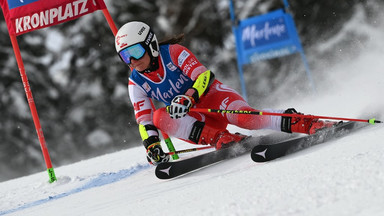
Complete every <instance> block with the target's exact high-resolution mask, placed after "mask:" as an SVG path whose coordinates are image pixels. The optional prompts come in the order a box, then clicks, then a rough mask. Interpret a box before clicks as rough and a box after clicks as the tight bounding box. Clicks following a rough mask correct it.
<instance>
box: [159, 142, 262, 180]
mask: <svg viewBox="0 0 384 216" xmlns="http://www.w3.org/2000/svg"><path fill="white" fill-rule="evenodd" d="M265 140H267V138H266V137H255V138H254V137H248V138H246V139H245V140H243V141H241V142H240V143H237V144H234V145H232V146H230V147H228V148H225V149H220V150H215V151H211V152H208V153H205V154H201V155H198V156H195V157H192V158H188V159H184V160H180V161H174V162H166V163H161V164H159V165H157V167H156V171H155V174H156V176H157V178H159V179H171V178H175V177H177V176H180V175H183V174H186V173H189V172H192V171H194V170H197V169H200V168H203V167H205V166H208V165H211V164H214V163H217V162H220V161H222V160H226V159H230V158H234V157H237V156H240V155H243V154H245V153H247V152H250V151H251V150H252V148H253V147H254V146H255V145H258V144H260V143H266V142H267V141H265Z"/></svg>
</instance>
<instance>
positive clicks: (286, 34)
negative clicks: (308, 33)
mask: <svg viewBox="0 0 384 216" xmlns="http://www.w3.org/2000/svg"><path fill="white" fill-rule="evenodd" d="M236 40H237V44H238V46H239V50H238V51H239V54H240V60H241V63H242V64H249V63H255V62H257V61H260V60H265V59H271V58H276V57H281V56H284V55H289V54H293V53H296V52H301V51H302V47H301V43H300V40H299V36H298V34H297V31H296V28H295V25H294V22H293V19H292V17H291V16H290V15H289V14H287V13H284V11H283V10H276V11H273V12H270V13H268V14H265V15H262V16H256V17H252V18H249V19H245V20H241V22H240V24H239V26H238V28H237V31H236Z"/></svg>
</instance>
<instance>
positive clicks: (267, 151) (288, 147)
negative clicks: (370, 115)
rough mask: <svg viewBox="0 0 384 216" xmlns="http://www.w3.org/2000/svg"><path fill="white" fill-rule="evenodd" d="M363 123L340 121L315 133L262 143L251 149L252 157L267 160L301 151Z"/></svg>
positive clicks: (260, 160) (348, 131)
mask: <svg viewBox="0 0 384 216" xmlns="http://www.w3.org/2000/svg"><path fill="white" fill-rule="evenodd" d="M360 126H361V124H358V123H356V122H347V123H340V124H338V125H336V126H334V127H332V128H329V129H328V128H327V129H323V130H321V131H318V132H317V133H315V134H312V135H308V136H302V137H298V138H294V139H290V140H286V141H282V142H278V143H275V144H260V145H257V146H255V147H254V148H253V149H252V151H251V158H252V160H253V161H255V162H267V161H271V160H274V159H276V158H280V157H283V156H285V155H288V154H291V153H294V152H297V151H300V150H302V149H305V148H308V147H311V146H313V145H316V144H320V143H324V142H326V141H329V140H331V139H334V138H337V137H341V136H343V135H346V134H348V133H350V132H351V131H354V130H355V129H357V128H361V127H360Z"/></svg>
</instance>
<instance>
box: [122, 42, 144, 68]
mask: <svg viewBox="0 0 384 216" xmlns="http://www.w3.org/2000/svg"><path fill="white" fill-rule="evenodd" d="M144 54H145V49H144V47H143V46H142V45H141V44H135V45H132V46H129V47H127V48H125V49H123V50H121V51H120V52H119V55H120V57H121V59H123V61H124V62H125V63H127V64H131V58H134V59H135V60H139V59H141V58H143V56H144Z"/></svg>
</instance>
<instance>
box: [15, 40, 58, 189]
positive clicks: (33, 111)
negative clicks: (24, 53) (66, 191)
mask: <svg viewBox="0 0 384 216" xmlns="http://www.w3.org/2000/svg"><path fill="white" fill-rule="evenodd" d="M9 36H10V38H11V43H12V47H13V51H14V53H15V56H16V61H17V65H18V67H19V71H20V76H21V80H22V82H23V86H24V91H25V94H26V96H27V100H28V105H29V109H30V110H31V114H32V118H33V123H34V124H35V129H36V133H37V136H38V138H39V142H40V147H41V151H42V152H43V156H44V160H45V164H46V165H47V171H48V175H49V182H50V183H52V182H54V181H56V180H57V179H56V175H55V171H54V170H53V167H52V162H51V158H50V157H49V153H48V148H47V145H46V142H45V138H44V134H43V129H42V128H41V125H40V120H39V116H38V114H37V110H36V105H35V101H34V100H33V96H32V91H31V87H30V85H29V82H28V77H27V74H26V73H25V68H24V63H23V59H22V57H21V54H20V48H19V45H18V43H17V38H16V35H11V34H9Z"/></svg>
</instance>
